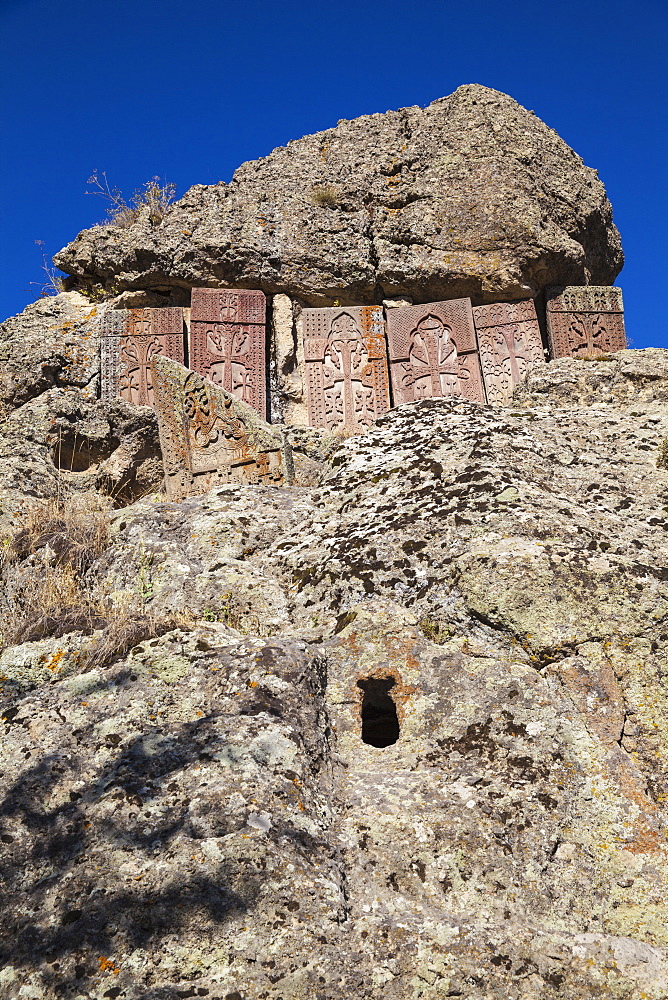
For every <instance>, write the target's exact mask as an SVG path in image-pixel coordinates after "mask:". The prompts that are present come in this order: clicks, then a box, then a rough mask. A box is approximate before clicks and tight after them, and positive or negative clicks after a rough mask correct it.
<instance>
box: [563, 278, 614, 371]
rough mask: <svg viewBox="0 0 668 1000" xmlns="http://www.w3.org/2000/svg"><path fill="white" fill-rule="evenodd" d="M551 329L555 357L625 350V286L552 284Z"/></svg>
mask: <svg viewBox="0 0 668 1000" xmlns="http://www.w3.org/2000/svg"><path fill="white" fill-rule="evenodd" d="M547 331H548V335H549V338H550V348H551V351H552V356H553V357H555V358H561V357H568V356H571V357H577V356H578V355H579V354H591V355H596V354H602V353H605V352H606V351H621V350H623V349H624V348H625V347H626V332H625V330H624V305H623V303H622V290H621V288H611V287H609V286H607V285H582V286H579V285H568V286H566V287H564V288H548V289H547Z"/></svg>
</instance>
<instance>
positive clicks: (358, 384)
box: [302, 306, 390, 429]
mask: <svg viewBox="0 0 668 1000" xmlns="http://www.w3.org/2000/svg"><path fill="white" fill-rule="evenodd" d="M302 318H303V323H304V361H305V365H306V385H307V398H308V415H309V423H310V425H311V426H312V427H326V428H329V429H333V428H335V427H350V428H354V427H359V426H369V424H372V423H373V422H374V420H375V419H376V418H377V417H379V416H380V414H381V413H385V412H387V410H389V409H390V380H389V374H388V368H387V345H386V343H385V326H384V323H383V310H382V308H381V306H341V307H339V308H332V309H305V310H304V312H303V313H302Z"/></svg>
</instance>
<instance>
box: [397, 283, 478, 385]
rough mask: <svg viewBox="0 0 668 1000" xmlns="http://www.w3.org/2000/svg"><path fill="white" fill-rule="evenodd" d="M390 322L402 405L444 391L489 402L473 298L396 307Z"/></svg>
mask: <svg viewBox="0 0 668 1000" xmlns="http://www.w3.org/2000/svg"><path fill="white" fill-rule="evenodd" d="M387 324H388V340H389V345H390V371H391V374H392V389H393V392H394V402H395V404H396V405H399V404H401V403H408V402H411V401H412V400H415V399H427V398H431V397H444V396H460V397H462V398H464V399H471V400H475V401H476V402H480V403H484V402H485V392H484V389H483V385H482V379H481V376H480V364H479V361H478V354H477V350H476V348H477V344H476V337H475V330H474V328H473V316H472V313H471V301H470V299H451V300H449V301H446V302H431V303H427V304H426V305H423V306H405V307H402V308H398V309H390V310H389V311H388V314H387Z"/></svg>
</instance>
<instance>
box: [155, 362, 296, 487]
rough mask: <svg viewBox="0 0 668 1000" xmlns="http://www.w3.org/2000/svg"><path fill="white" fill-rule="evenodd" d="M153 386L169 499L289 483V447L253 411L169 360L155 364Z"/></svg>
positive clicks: (279, 435) (238, 400) (290, 458)
mask: <svg viewBox="0 0 668 1000" xmlns="http://www.w3.org/2000/svg"><path fill="white" fill-rule="evenodd" d="M153 384H154V387H155V389H154V392H155V409H156V413H157V416H158V428H159V432H160V447H161V449H162V461H163V465H164V469H165V486H166V489H167V496H168V497H169V499H170V500H182V499H183V498H184V497H187V496H193V495H196V494H199V493H206V492H207V490H210V489H212V488H213V487H214V486H217V485H219V484H221V483H251V484H256V483H263V484H265V485H270V486H271V485H279V484H281V483H283V482H289V481H291V479H292V457H291V453H290V450H289V447H288V445H287V444H286V443H285V442H284V439H283V436H282V435H281V433H280V432H275V431H273V430H272V428H271V427H270V425H269V424H267V423H265V421H264V420H262V418H261V417H260V416H259V415H258V414H257V413H256V411H255V410H254V409H252V407H250V406H248V405H247V404H246V403H244V402H243V401H242V400H240V399H238V398H237V397H236V396H233V395H232V394H231V393H228V392H226V390H225V389H223V388H222V387H221V386H217V385H214V384H213V383H212V382H209V381H208V380H207V379H205V378H202V376H201V375H198V374H197V373H196V372H193V371H190V370H189V369H188V368H184V367H183V365H180V364H178V363H177V362H175V361H171V360H170V359H169V358H164V357H157V358H156V359H155V360H154V362H153Z"/></svg>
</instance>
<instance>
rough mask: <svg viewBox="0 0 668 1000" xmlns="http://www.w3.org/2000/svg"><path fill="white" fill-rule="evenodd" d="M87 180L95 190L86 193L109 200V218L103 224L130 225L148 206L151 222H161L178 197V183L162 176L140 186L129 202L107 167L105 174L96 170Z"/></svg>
mask: <svg viewBox="0 0 668 1000" xmlns="http://www.w3.org/2000/svg"><path fill="white" fill-rule="evenodd" d="M88 183H89V184H90V185H91V187H92V190H90V191H87V192H86V194H93V195H95V196H96V197H97V198H102V199H103V201H104V202H106V206H107V208H106V211H107V218H106V220H105V221H104V222H101V223H100V225H106V226H119V227H120V228H121V229H126V228H127V227H128V226H131V225H132V223H133V222H134V221H135V219H137V218H138V216H139V214H140V212H141V211H142V209H148V217H149V219H150V221H151V223H152V224H153V225H154V226H157V225H158V224H159V223H160V222H162V220H163V218H164V217H165V213H166V212H167V209H168V208H169V206H170V205H171V203H172V202H173V201H174V198H175V196H176V185H175V184H170V183H169V182H168V181H166V180H165V179H164V178H161V177H152V178H151V179H150V181H146V183H145V184H143V185H142V187H140V188H137V189H136V190H135V192H134V193H133V195H132V197H131V198H130V201H129V202H127V201H126V199H125V197H124V195H123V193H122V192H121V190H120V189H119V188H117V187H115V186H112V185H111V184H110V183H109V181H108V180H107V174H106V172H105V171H104V170H103V171H102V173H99V172H98V171H97V170H94V171H93V173H92V175H91V176H90V177H89V178H88Z"/></svg>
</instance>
